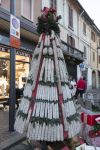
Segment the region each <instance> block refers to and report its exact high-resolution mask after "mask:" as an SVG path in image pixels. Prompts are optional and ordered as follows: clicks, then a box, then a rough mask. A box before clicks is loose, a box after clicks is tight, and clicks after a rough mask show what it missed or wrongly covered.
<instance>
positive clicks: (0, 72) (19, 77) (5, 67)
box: [0, 46, 31, 102]
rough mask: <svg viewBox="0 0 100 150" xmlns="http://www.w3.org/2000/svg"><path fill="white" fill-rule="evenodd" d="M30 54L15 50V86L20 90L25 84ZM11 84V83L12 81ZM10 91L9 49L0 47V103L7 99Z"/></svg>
mask: <svg viewBox="0 0 100 150" xmlns="http://www.w3.org/2000/svg"><path fill="white" fill-rule="evenodd" d="M30 58H31V53H28V52H25V51H23V50H16V66H15V67H16V77H15V79H16V81H15V83H16V86H18V88H20V89H21V88H22V87H23V85H24V84H25V82H26V80H27V77H28V73H29V64H30ZM12 82H13V81H12ZM9 89H10V49H9V48H8V47H3V46H0V102H2V101H5V100H7V99H8V98H9Z"/></svg>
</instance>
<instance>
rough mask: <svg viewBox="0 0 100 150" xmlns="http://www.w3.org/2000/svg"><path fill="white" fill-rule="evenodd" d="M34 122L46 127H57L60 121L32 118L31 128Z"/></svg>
mask: <svg viewBox="0 0 100 150" xmlns="http://www.w3.org/2000/svg"><path fill="white" fill-rule="evenodd" d="M36 122H37V123H39V124H43V123H44V122H45V123H46V125H48V124H51V125H54V124H55V125H58V124H60V119H48V118H40V117H32V118H31V123H32V124H33V126H34V125H35V123H36Z"/></svg>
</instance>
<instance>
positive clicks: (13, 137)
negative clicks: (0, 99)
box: [0, 105, 25, 150]
mask: <svg viewBox="0 0 100 150" xmlns="http://www.w3.org/2000/svg"><path fill="white" fill-rule="evenodd" d="M24 137H25V136H24V135H19V134H18V133H17V132H12V133H10V132H9V110H8V108H7V109H6V110H3V109H2V106H1V105H0V150H3V149H5V148H6V147H9V146H10V145H12V144H14V143H16V142H18V141H19V140H21V139H24ZM7 150H8V149H7Z"/></svg>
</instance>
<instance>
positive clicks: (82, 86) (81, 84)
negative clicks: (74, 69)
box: [75, 77, 87, 99]
mask: <svg viewBox="0 0 100 150" xmlns="http://www.w3.org/2000/svg"><path fill="white" fill-rule="evenodd" d="M86 87H87V84H86V80H85V77H84V78H83V77H81V78H80V79H79V81H78V82H77V89H76V94H75V98H76V99H77V97H78V95H80V97H81V98H82V96H83V94H84V93H85V91H86Z"/></svg>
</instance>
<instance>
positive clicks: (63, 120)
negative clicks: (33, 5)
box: [15, 8, 80, 142]
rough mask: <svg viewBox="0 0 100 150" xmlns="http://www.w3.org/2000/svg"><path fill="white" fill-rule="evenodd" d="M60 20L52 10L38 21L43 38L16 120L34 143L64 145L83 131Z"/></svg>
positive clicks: (43, 13)
mask: <svg viewBox="0 0 100 150" xmlns="http://www.w3.org/2000/svg"><path fill="white" fill-rule="evenodd" d="M59 19H60V16H56V11H55V9H49V8H44V10H43V12H42V15H41V17H39V18H38V24H37V26H38V27H37V31H38V32H39V33H40V37H39V41H38V44H37V46H36V48H35V50H34V53H33V57H32V62H31V69H30V72H29V76H28V80H27V83H26V85H25V88H24V94H23V98H22V101H21V104H20V106H19V109H18V111H17V114H16V120H15V129H16V130H17V131H18V132H19V133H23V132H26V133H27V138H29V139H30V140H39V141H51V142H53V141H63V140H64V139H65V138H72V137H74V136H75V135H77V134H78V133H79V131H80V122H79V117H78V114H77V112H76V109H75V106H74V103H73V99H72V96H71V90H70V88H69V81H68V72H67V68H66V64H65V60H64V56H63V52H62V48H61V40H60V38H59V34H60V30H59V26H58V20H59Z"/></svg>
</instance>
